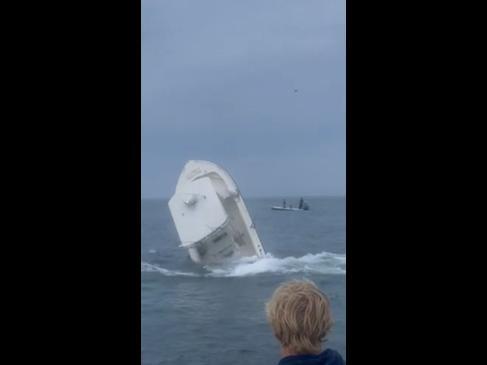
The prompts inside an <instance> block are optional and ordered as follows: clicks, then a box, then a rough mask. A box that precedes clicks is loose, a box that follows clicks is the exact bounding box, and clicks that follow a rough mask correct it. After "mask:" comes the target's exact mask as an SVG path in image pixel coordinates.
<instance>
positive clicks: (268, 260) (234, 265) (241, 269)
mask: <svg viewBox="0 0 487 365" xmlns="http://www.w3.org/2000/svg"><path fill="white" fill-rule="evenodd" d="M204 269H205V270H206V271H207V273H204V274H198V273H194V272H182V271H176V270H168V269H164V268H162V267H159V266H157V265H154V264H149V263H145V262H142V266H141V271H142V272H159V273H161V274H163V275H165V276H193V277H245V276H254V275H260V274H274V275H282V274H290V273H305V274H322V275H342V274H345V273H346V255H344V254H336V253H331V252H321V253H318V254H306V255H304V256H302V257H293V256H290V257H285V258H277V257H274V256H272V254H270V253H268V254H266V255H265V256H264V257H262V258H257V257H244V258H241V259H239V260H237V261H234V262H230V263H225V264H221V265H207V266H204Z"/></svg>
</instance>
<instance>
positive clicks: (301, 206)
mask: <svg viewBox="0 0 487 365" xmlns="http://www.w3.org/2000/svg"><path fill="white" fill-rule="evenodd" d="M303 203H304V200H303V198H301V199H299V209H303Z"/></svg>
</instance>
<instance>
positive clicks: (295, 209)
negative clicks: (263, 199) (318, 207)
mask: <svg viewBox="0 0 487 365" xmlns="http://www.w3.org/2000/svg"><path fill="white" fill-rule="evenodd" d="M271 209H272V210H291V211H293V212H295V211H299V212H300V211H303V212H305V211H306V210H307V209H299V208H284V207H275V206H274V207H272V208H271Z"/></svg>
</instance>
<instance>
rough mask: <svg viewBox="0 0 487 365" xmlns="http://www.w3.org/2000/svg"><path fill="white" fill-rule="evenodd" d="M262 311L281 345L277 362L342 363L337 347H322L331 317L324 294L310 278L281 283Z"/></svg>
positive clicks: (305, 364) (300, 364) (281, 364)
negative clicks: (264, 310) (280, 356)
mask: <svg viewBox="0 0 487 365" xmlns="http://www.w3.org/2000/svg"><path fill="white" fill-rule="evenodd" d="M266 314H267V319H268V321H269V324H270V325H271V328H272V332H273V333H274V336H275V337H276V338H277V340H278V341H279V342H280V345H281V355H282V358H281V360H280V361H279V364H278V365H345V361H344V360H343V358H342V356H341V355H340V354H339V353H338V352H337V351H335V350H332V349H330V348H328V349H325V350H324V351H322V343H323V342H324V341H325V339H326V336H327V335H328V332H329V331H330V328H331V326H332V323H333V320H332V317H331V312H330V302H329V300H328V298H327V297H326V295H325V294H324V293H323V292H322V291H321V290H320V289H319V288H318V287H317V286H316V284H314V283H313V282H312V281H290V282H287V283H283V284H281V285H280V286H279V287H278V288H277V289H276V291H275V292H274V294H273V295H272V298H271V299H270V301H269V302H268V303H267V304H266Z"/></svg>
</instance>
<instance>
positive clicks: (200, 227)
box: [169, 160, 265, 264]
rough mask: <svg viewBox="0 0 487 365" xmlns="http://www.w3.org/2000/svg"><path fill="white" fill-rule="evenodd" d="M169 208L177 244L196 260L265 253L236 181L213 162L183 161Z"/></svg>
mask: <svg viewBox="0 0 487 365" xmlns="http://www.w3.org/2000/svg"><path fill="white" fill-rule="evenodd" d="M169 210H170V212H171V216H172V218H173V221H174V224H175V226H176V230H177V232H178V235H179V239H180V241H181V245H180V247H183V248H185V249H187V250H188V253H189V256H190V257H191V259H192V260H193V261H194V262H196V263H199V264H212V263H220V262H222V261H228V260H233V259H235V258H238V257H243V256H257V257H260V256H263V255H265V251H264V247H263V246H262V243H261V241H260V239H259V237H258V235H257V231H256V230H255V227H254V224H253V223H252V219H251V218H250V215H249V213H248V210H247V208H246V206H245V203H244V201H243V199H242V196H241V195H240V192H239V190H238V187H237V185H236V183H235V181H234V180H233V179H232V178H231V176H230V175H229V174H228V173H227V172H226V171H225V170H224V169H222V168H221V167H219V166H218V165H216V164H214V163H212V162H208V161H193V160H192V161H188V162H187V163H186V165H185V166H184V168H183V171H182V172H181V175H180V177H179V180H178V184H177V186H176V192H175V193H174V195H173V196H172V198H171V199H170V200H169Z"/></svg>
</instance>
